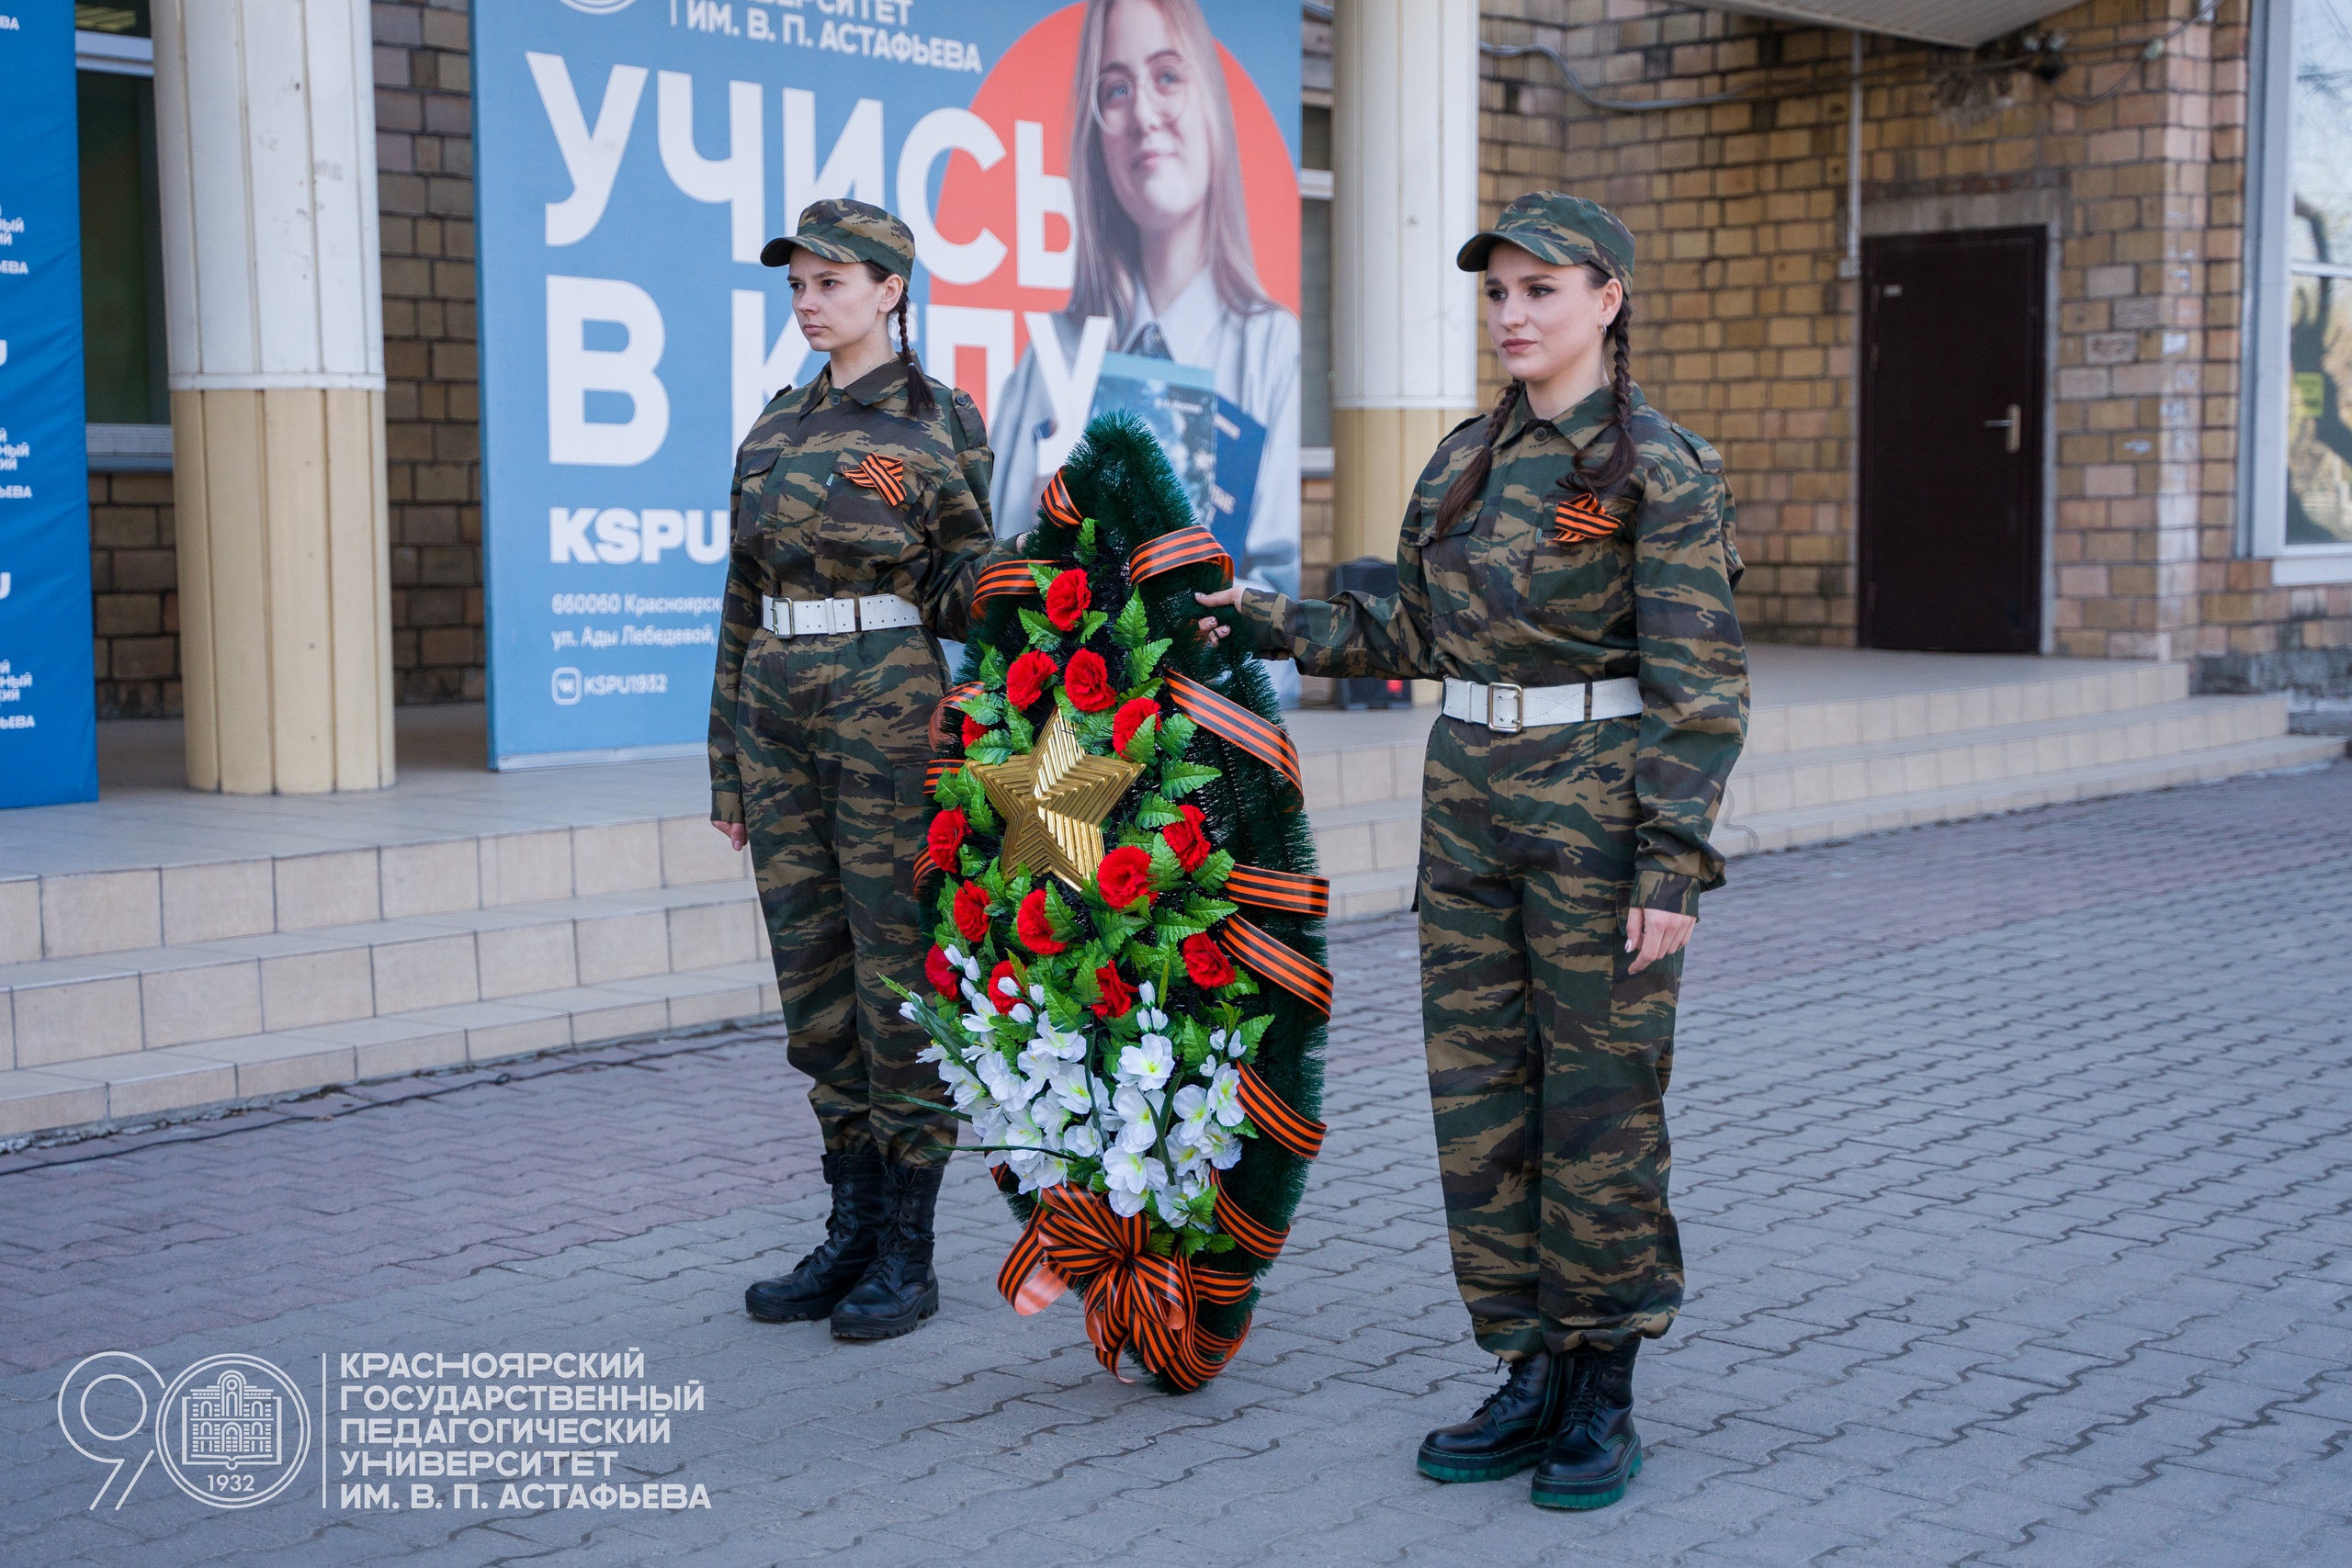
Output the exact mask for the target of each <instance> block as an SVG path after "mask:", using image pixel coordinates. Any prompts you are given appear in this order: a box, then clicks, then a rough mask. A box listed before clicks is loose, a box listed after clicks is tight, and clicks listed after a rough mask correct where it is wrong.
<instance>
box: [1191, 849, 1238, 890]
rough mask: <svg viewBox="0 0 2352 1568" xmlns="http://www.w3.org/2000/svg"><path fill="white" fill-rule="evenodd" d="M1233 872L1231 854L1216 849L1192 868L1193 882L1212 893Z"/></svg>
mask: <svg viewBox="0 0 2352 1568" xmlns="http://www.w3.org/2000/svg"><path fill="white" fill-rule="evenodd" d="M1232 874H1233V856H1232V855H1231V854H1230V853H1228V852H1226V851H1224V850H1218V851H1216V852H1214V853H1213V854H1211V855H1210V856H1209V858H1208V859H1206V860H1204V861H1203V862H1201V863H1200V864H1198V865H1196V866H1194V867H1193V886H1196V887H1201V888H1204V889H1206V890H1207V891H1209V892H1211V893H1214V892H1216V890H1217V889H1218V888H1220V887H1222V886H1225V884H1226V881H1227V878H1229V877H1230V876H1232Z"/></svg>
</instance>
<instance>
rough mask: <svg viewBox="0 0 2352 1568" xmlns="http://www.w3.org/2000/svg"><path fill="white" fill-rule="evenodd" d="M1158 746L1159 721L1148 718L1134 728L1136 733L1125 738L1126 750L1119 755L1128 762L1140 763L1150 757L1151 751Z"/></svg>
mask: <svg viewBox="0 0 2352 1568" xmlns="http://www.w3.org/2000/svg"><path fill="white" fill-rule="evenodd" d="M1158 744H1159V719H1157V718H1148V719H1145V720H1144V721H1143V722H1142V723H1141V724H1139V725H1137V726H1136V732H1135V733H1134V734H1133V735H1130V736H1128V737H1127V746H1126V750H1124V751H1121V752H1120V753H1119V755H1120V756H1122V757H1125V759H1126V760H1127V761H1130V762H1142V761H1144V760H1145V759H1147V758H1148V757H1149V756H1150V755H1151V749H1152V748H1153V747H1154V746H1157V745H1158Z"/></svg>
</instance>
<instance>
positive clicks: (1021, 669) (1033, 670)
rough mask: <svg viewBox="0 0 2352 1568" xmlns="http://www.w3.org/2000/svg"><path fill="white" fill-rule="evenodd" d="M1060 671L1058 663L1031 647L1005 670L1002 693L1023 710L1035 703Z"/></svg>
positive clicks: (1033, 705)
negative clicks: (1009, 668)
mask: <svg viewBox="0 0 2352 1568" xmlns="http://www.w3.org/2000/svg"><path fill="white" fill-rule="evenodd" d="M1060 673H1061V666H1060V665H1058V664H1056V663H1055V662H1054V661H1053V660H1052V659H1051V658H1050V657H1049V656H1047V655H1046V654H1043V653H1039V652H1038V651H1037V650H1036V649H1034V648H1033V649H1030V650H1029V651H1028V652H1026V653H1024V654H1023V655H1022V656H1021V657H1020V658H1018V659H1016V660H1013V661H1012V669H1011V670H1008V671H1005V675H1004V694H1005V696H1006V697H1007V698H1008V699H1009V700H1010V701H1011V702H1012V705H1013V706H1014V707H1017V708H1020V709H1022V710H1023V711H1024V712H1025V711H1026V710H1028V709H1030V708H1033V707H1035V706H1036V705H1037V699H1038V698H1039V697H1042V696H1044V695H1045V694H1046V687H1048V686H1050V685H1052V684H1053V683H1054V677H1055V676H1057V675H1058V674H1060Z"/></svg>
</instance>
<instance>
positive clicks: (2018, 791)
mask: <svg viewBox="0 0 2352 1568" xmlns="http://www.w3.org/2000/svg"><path fill="white" fill-rule="evenodd" d="M2344 754H2345V743H2344V739H2343V737H2341V736H2324V735H2269V736H2264V737H2261V738H2258V739H2250V740H2240V741H2235V742H2233V743H2230V744H2225V745H2220V746H2212V747H2206V748H2202V749H2199V750H2181V751H2170V752H2164V753H2160V754H2156V755H2152V756H2143V757H2135V758H2131V759H2129V760H2126V761H2110V762H2099V763H2094V764H2092V765H2089V766H2083V767H2072V768H2061V769H2053V770H2050V771H2047V772H2041V773H2025V774H2020V775H2017V776H2012V777H2007V778H1998V779H1994V780H1991V781H1988V782H1984V783H1965V784H1950V785H1946V786H1943V787H1940V788H1935V789H1923V790H1911V791H1904V792H1899V793H1890V794H1885V795H1866V796H1861V797H1857V798H1853V799H1848V800H1842V801H1838V802H1836V803H1834V804H1827V805H1819V806H1812V807H1803V808H1800V809H1792V810H1783V811H1769V812H1759V813H1756V814H1753V815H1749V816H1734V817H1732V818H1729V819H1728V820H1726V821H1724V822H1722V823H1720V824H1718V825H1717V827H1716V829H1715V834H1714V843H1715V847H1716V848H1717V849H1719V850H1721V851H1722V852H1724V854H1726V855H1743V854H1759V853H1762V852H1767V851H1770V850H1785V849H1792V848H1794V847H1795V846H1797V845H1799V844H1813V843H1821V842H1825V841H1826V840H1831V839H1849V838H1852V837H1854V836H1856V835H1857V834H1861V833H1879V832H1884V831H1887V830H1888V829H1894V828H1916V827H1921V826H1924V825H1926V824H1928V823H1930V822H1956V821H1960V820H1962V819H1963V818H1971V817H1988V816H1992V815H1994V814H1995V813H1997V812H2003V811H2023V810H2027V809H2030V808H2031V807H2037V806H2057V805H2062V804H2064V803H2065V802H2068V801H2075V800H2094V799H2097V798H2098V797H2100V796H2103V795H2129V794H2132V793H2134V792H2136V791H2140V790H2151V789H2172V788H2176V787H2177V786H2179V785H2182V784H2211V783H2213V782H2215V781H2217V780H2221V779H2227V778H2236V777H2239V776H2241V775H2244V774H2246V773H2277V772H2280V771H2282V770H2286V769H2294V768H2313V767H2324V766H2325V765H2326V764H2328V763H2329V762H2332V761H2336V760H2337V759H2339V758H2341V757H2343V756H2344Z"/></svg>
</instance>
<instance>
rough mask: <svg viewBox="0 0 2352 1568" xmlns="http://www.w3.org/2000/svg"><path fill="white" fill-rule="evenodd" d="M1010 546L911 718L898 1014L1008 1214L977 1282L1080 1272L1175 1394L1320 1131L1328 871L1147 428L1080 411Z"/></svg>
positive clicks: (1091, 1331) (1110, 1323) (1236, 1298)
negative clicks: (956, 648) (920, 840)
mask: <svg viewBox="0 0 2352 1568" xmlns="http://www.w3.org/2000/svg"><path fill="white" fill-rule="evenodd" d="M1028 548H1029V549H1030V551H1031V552H1032V553H1033V557H1034V558H1030V559H1025V560H1020V561H1013V562H1008V563H1005V564H1001V565H999V566H996V567H993V568H991V569H990V570H989V571H988V572H986V573H985V574H983V576H982V578H981V581H980V584H979V588H978V604H976V607H975V615H974V624H975V632H974V635H973V637H972V640H971V642H970V644H969V645H968V647H967V652H966V658H965V662H964V666H963V669H962V670H961V671H959V672H958V680H959V682H961V683H959V684H958V685H957V686H956V688H955V689H954V690H953V691H951V692H950V693H949V694H948V697H947V701H946V703H945V705H944V706H943V708H942V711H941V717H940V722H938V723H936V724H935V725H934V727H933V731H934V741H935V743H936V749H937V750H939V751H940V752H941V753H942V755H941V757H940V760H939V761H935V762H933V765H932V770H931V784H932V791H933V800H934V801H935V803H936V804H937V807H938V808H939V809H938V813H937V815H936V816H934V817H933V818H932V823H931V829H930V835H929V846H928V848H927V849H926V850H925V851H924V852H923V853H922V858H921V859H920V860H919V861H918V863H917V867H916V872H917V878H918V880H917V886H918V888H919V890H922V891H923V892H924V894H925V896H926V897H930V898H931V902H932V905H933V907H934V908H935V909H936V912H937V915H938V923H937V926H936V928H935V931H934V933H933V948H932V950H931V953H930V955H929V958H928V961H927V963H926V965H925V969H926V973H925V976H924V980H925V982H926V984H925V985H924V986H923V987H922V988H920V989H911V988H909V987H900V990H901V993H902V994H903V995H904V996H905V997H906V998H907V999H906V1001H905V1002H904V1004H903V1005H902V1011H903V1012H904V1013H905V1015H906V1016H907V1017H908V1018H910V1020H912V1021H915V1022H917V1023H919V1024H920V1025H921V1026H922V1028H923V1029H924V1030H925V1032H927V1033H928V1035H929V1036H930V1040H931V1044H930V1046H929V1048H928V1049H927V1050H926V1051H925V1053H924V1058H925V1059H926V1060H928V1061H931V1062H933V1063H934V1064H936V1066H937V1067H938V1071H939V1075H940V1078H941V1080H942V1082H943V1083H944V1085H945V1088H946V1091H947V1095H948V1097H949V1098H951V1099H952V1100H953V1101H954V1104H953V1107H952V1109H953V1110H954V1111H956V1114H957V1115H959V1116H961V1117H963V1118H964V1119H966V1120H967V1121H968V1122H970V1123H971V1125H972V1129H973V1132H974V1133H975V1134H977V1136H978V1141H979V1146H980V1147H981V1148H982V1149H983V1150H985V1151H986V1153H987V1156H988V1161H989V1166H990V1168H992V1169H993V1171H994V1172H995V1176H996V1179H997V1183H998V1185H999V1187H1000V1188H1001V1189H1003V1190H1004V1191H1005V1193H1006V1196H1007V1198H1008V1199H1009V1201H1011V1203H1012V1209H1013V1213H1014V1214H1015V1216H1016V1217H1017V1218H1018V1219H1019V1220H1020V1221H1021V1222H1022V1225H1023V1229H1022V1233H1021V1236H1020V1239H1019V1241H1018V1242H1017V1243H1015V1245H1014V1246H1013V1248H1012V1253H1011V1255H1010V1256H1009V1257H1008V1258H1006V1259H1005V1262H1004V1266H1003V1268H1002V1269H1001V1270H1000V1272H999V1274H998V1279H997V1284H998V1288H999V1289H1000V1290H1001V1291H1002V1292H1003V1293H1004V1295H1005V1297H1006V1299H1007V1300H1008V1301H1010V1302H1011V1303H1012V1305H1013V1308H1014V1310H1015V1311H1017V1312H1021V1313H1024V1314H1026V1313H1035V1312H1038V1311H1041V1310H1043V1309H1044V1308H1045V1307H1046V1305H1048V1304H1049V1303H1052V1302H1053V1301H1054V1300H1055V1299H1056V1298H1057V1297H1058V1296H1060V1295H1061V1294H1062V1293H1063V1292H1064V1291H1066V1290H1076V1291H1077V1292H1079V1293H1080V1298H1081V1299H1082V1301H1083V1302H1084V1304H1085V1312H1086V1331H1087V1336H1088V1337H1089V1338H1090V1339H1091V1341H1092V1343H1093V1346H1094V1349H1095V1353H1096V1355H1097V1356H1098V1357H1099V1358H1100V1359H1101V1360H1102V1362H1103V1366H1104V1367H1106V1368H1108V1369H1109V1370H1110V1371H1111V1372H1112V1373H1113V1374H1114V1375H1122V1374H1120V1371H1119V1367H1120V1359H1121V1355H1122V1353H1123V1352H1125V1353H1126V1354H1129V1355H1132V1356H1133V1357H1134V1358H1135V1359H1136V1360H1137V1361H1138V1362H1139V1363H1140V1364H1141V1365H1142V1366H1143V1367H1144V1368H1145V1369H1146V1370H1147V1371H1148V1372H1150V1373H1151V1374H1152V1376H1153V1378H1154V1380H1155V1382H1156V1383H1157V1384H1158V1386H1159V1387H1160V1388H1162V1389H1164V1390H1167V1391H1169V1392H1171V1393H1182V1392H1184V1391H1187V1390H1190V1389H1193V1388H1197V1387H1199V1386H1200V1385H1201V1384H1202V1383H1204V1382H1207V1381H1208V1380H1209V1379H1210V1378H1212V1377H1214V1376H1216V1373H1217V1372H1218V1371H1221V1370H1222V1369H1223V1368H1224V1367H1225V1366H1226V1365H1227V1363H1228V1361H1229V1360H1230V1359H1231V1358H1232V1356H1233V1355H1234V1353H1235V1352H1236V1351H1237V1350H1238V1348H1239V1346H1240V1343H1241V1340H1242V1338H1243V1337H1244V1336H1245V1335H1246V1334H1247V1332H1248V1329H1249V1323H1250V1312H1251V1310H1252V1309H1253V1307H1254V1306H1255V1304H1256V1302H1257V1280H1258V1277H1259V1276H1260V1275H1261V1274H1263V1273H1264V1272H1265V1270H1266V1269H1267V1268H1268V1267H1269V1266H1270V1265H1271V1264H1272V1261H1273V1259H1274V1258H1275V1256H1276V1254H1278V1253H1279V1252H1280V1251H1281V1250H1282V1247H1283V1241H1284V1239H1285V1237H1286V1236H1287V1235H1288V1226H1289V1223H1290V1218H1291V1214H1292V1212H1293V1211H1294V1209H1295V1207H1296V1205H1297V1202H1298V1199H1299V1195H1300V1192H1301V1191H1302V1190H1303V1189H1304V1188H1305V1186H1306V1169H1307V1162H1308V1161H1310V1160H1312V1159H1313V1158H1314V1157H1315V1155H1316V1153H1317V1150H1318V1149H1319V1148H1320V1146H1321V1144H1322V1139H1323V1125H1322V1123H1321V1122H1318V1121H1317V1120H1316V1119H1315V1117H1316V1113H1317V1111H1318V1110H1319V1108H1320V1100H1321V1087H1322V1073H1321V1053H1322V1047H1323V1037H1324V1028H1325V1023H1326V1021H1327V1020H1328V1018H1329V1013H1330V1008H1331V976H1330V973H1329V970H1327V969H1326V968H1325V967H1324V966H1323V963H1322V959H1323V956H1324V953H1323V942H1322V919H1323V916H1324V914H1325V912H1326V911H1327V909H1328V908H1329V902H1330V889H1329V883H1328V882H1326V881H1325V880H1324V879H1323V878H1321V877H1319V876H1317V875H1316V874H1314V843H1313V840H1312V838H1311V837H1310V835H1309V831H1308V828H1307V820H1306V808H1305V802H1304V800H1303V798H1302V795H1303V786H1302V782H1301V778H1300V773H1299V764H1298V753H1297V750H1296V749H1295V747H1294V746H1293V745H1292V744H1291V741H1290V738H1289V737H1288V736H1287V735H1286V734H1284V733H1283V728H1282V724H1281V721H1280V718H1279V717H1278V716H1277V710H1276V708H1275V705H1274V702H1273V699H1272V693H1271V691H1270V690H1269V688H1268V686H1267V683H1266V680H1265V677H1264V675H1263V674H1262V672H1261V671H1260V670H1259V668H1258V666H1257V664H1256V662H1255V661H1254V660H1251V659H1250V657H1249V655H1248V654H1247V653H1246V652H1244V651H1243V650H1242V648H1241V641H1242V639H1240V638H1238V637H1228V638H1226V639H1224V640H1223V641H1222V642H1221V643H1218V644H1215V645H1212V644H1210V643H1208V642H1207V641H1206V640H1205V639H1204V638H1202V637H1199V636H1198V635H1197V634H1196V631H1195V629H1194V622H1195V621H1196V620H1197V618H1198V617H1199V615H1200V614H1201V611H1200V609H1199V606H1198V605H1197V604H1195V603H1194V601H1193V592H1195V591H1196V590H1198V591H1207V590H1210V589H1214V588H1219V587H1223V586H1224V585H1225V584H1227V582H1229V581H1231V579H1232V564H1231V561H1230V559H1229V558H1227V554H1226V552H1225V550H1224V549H1223V548H1222V547H1220V546H1219V545H1218V544H1217V542H1216V536H1214V535H1213V534H1211V533H1210V532H1209V531H1208V530H1207V529H1206V528H1203V527H1201V526H1199V525H1196V524H1195V523H1194V522H1193V507H1192V504H1191V502H1190V501H1189V500H1188V498H1187V497H1186V495H1185V492H1184V491H1183V490H1182V487H1181V486H1180V485H1179V484H1178V482H1177V480H1176V478H1175V476H1174V474H1173V473H1172V472H1171V471H1170V468H1169V467H1168V463H1167V460H1166V459H1165V457H1163V456H1162V455H1161V453H1160V449H1159V444H1158V443H1157V442H1156V441H1154V440H1153V439H1152V437H1151V435H1150V434H1149V432H1148V431H1147V430H1146V429H1145V428H1144V427H1143V426H1142V425H1141V424H1139V423H1136V422H1134V421H1133V420H1130V419H1127V418H1125V417H1124V416H1118V415H1107V416H1105V417H1103V418H1102V419H1099V420H1097V421H1096V422H1095V423H1093V424H1092V425H1091V426H1090V427H1089V428H1088V430H1087V433H1086V439H1085V441H1084V442H1083V443H1082V444H1081V445H1080V446H1079V447H1078V449H1077V450H1076V451H1075V452H1074V453H1073V454H1072V455H1071V457H1070V459H1069V462H1068V463H1067V464H1066V465H1065V466H1064V467H1063V468H1061V470H1060V471H1059V472H1058V473H1057V474H1056V475H1055V476H1054V478H1053V479H1052V480H1051V481H1049V482H1048V483H1047V485H1046V491H1045V496H1044V500H1043V502H1042V504H1041V506H1040V507H1039V517H1038V525H1037V527H1036V529H1035V531H1034V532H1033V533H1032V534H1031V535H1030V536H1029V544H1028ZM934 876H936V877H938V881H939V886H938V888H937V891H936V895H935V897H933V896H931V895H930V893H929V888H930V884H931V880H932V878H933V877H934ZM1245 911H1246V912H1245Z"/></svg>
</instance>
